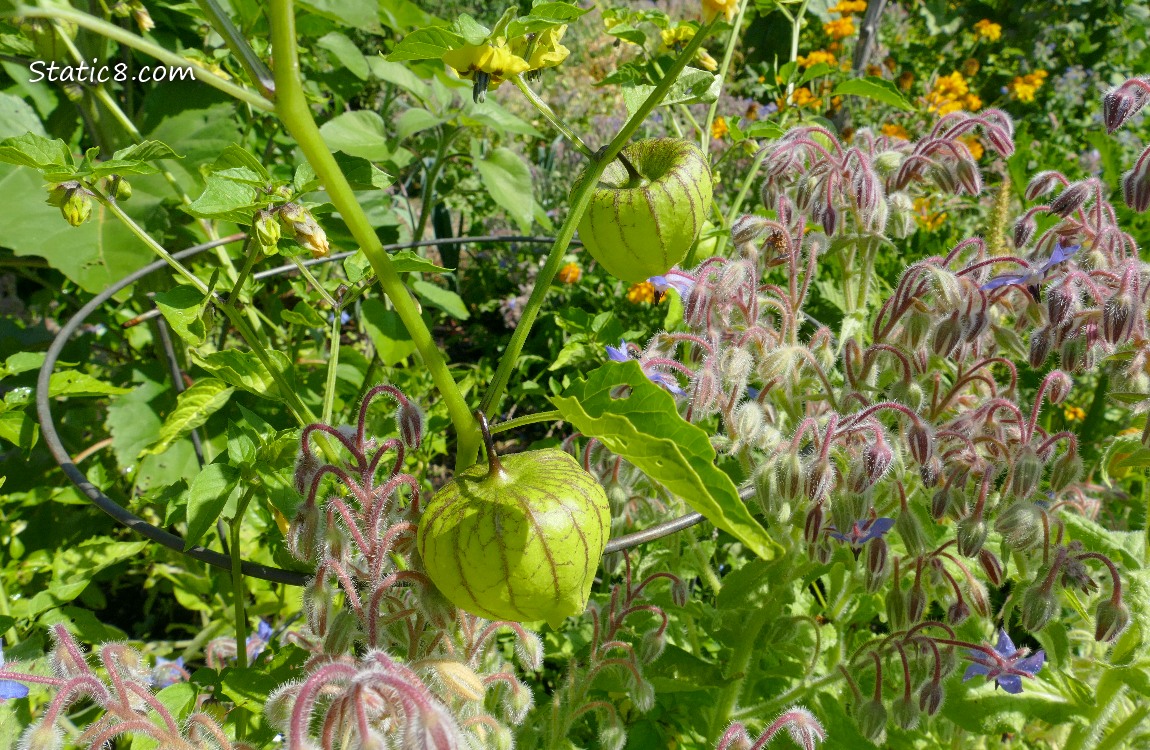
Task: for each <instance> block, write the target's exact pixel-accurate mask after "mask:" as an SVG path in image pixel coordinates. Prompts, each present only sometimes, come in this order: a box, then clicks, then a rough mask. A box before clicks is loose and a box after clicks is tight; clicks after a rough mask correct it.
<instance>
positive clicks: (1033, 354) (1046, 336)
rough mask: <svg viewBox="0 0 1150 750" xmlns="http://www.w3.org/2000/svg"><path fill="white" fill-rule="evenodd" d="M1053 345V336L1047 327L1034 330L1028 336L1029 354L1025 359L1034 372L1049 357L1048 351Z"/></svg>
mask: <svg viewBox="0 0 1150 750" xmlns="http://www.w3.org/2000/svg"><path fill="white" fill-rule="evenodd" d="M1053 344H1054V336H1053V334H1052V332H1051V330H1050V328H1049V327H1045V328H1036V329H1034V332H1033V333H1031V334H1030V353H1029V354H1028V355H1027V358H1026V359H1027V361H1028V362H1029V363H1030V366H1031V367H1033V368H1034V369H1035V370H1037V369H1039V368H1041V367H1042V365H1044V364H1045V363H1046V360H1047V359H1048V358H1049V357H1050V349H1051V346H1052V345H1053Z"/></svg>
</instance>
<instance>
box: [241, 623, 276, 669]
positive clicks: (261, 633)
mask: <svg viewBox="0 0 1150 750" xmlns="http://www.w3.org/2000/svg"><path fill="white" fill-rule="evenodd" d="M271 640H272V626H271V625H269V624H268V622H267V620H263V619H261V620H260V624H259V626H258V627H256V632H254V633H252V634H251V635H249V636H248V639H247V641H246V645H247V652H248V661H249V662H250V661H252V660H254V659H255V658H256V657H257V656H259V655H260V654H262V653H263V651H264V649H265V648H267V645H268V644H269V643H271Z"/></svg>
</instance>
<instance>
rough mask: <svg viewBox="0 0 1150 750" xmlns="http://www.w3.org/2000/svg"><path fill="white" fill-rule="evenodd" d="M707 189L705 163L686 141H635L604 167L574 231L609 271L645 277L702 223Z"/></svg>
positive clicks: (678, 256) (684, 246) (672, 259)
mask: <svg viewBox="0 0 1150 750" xmlns="http://www.w3.org/2000/svg"><path fill="white" fill-rule="evenodd" d="M623 159H626V161H624V160H623ZM628 162H629V164H630V167H628V166H627V164H628ZM583 179H584V178H583V177H580V178H579V181H578V182H576V187H575V189H576V190H578V189H579V186H580V185H581V184H582V182H583ZM711 190H712V186H711V168H710V166H708V164H707V159H706V156H704V154H703V152H702V151H700V150H699V148H698V147H697V146H695V145H694V144H693V143H690V142H688V141H684V140H678V139H674V138H652V139H649V140H645V141H637V142H635V143H632V144H631V145H629V146H627V147H626V148H625V149H623V151H622V154H621V158H620V159H616V160H615V161H612V162H611V163H610V164H608V165H607V168H606V169H605V170H604V171H603V175H602V176H601V177H600V178H599V184H598V185H597V186H596V187H595V190H594V195H593V196H592V198H591V205H590V206H589V207H588V208H587V213H585V214H584V215H583V218H582V220H581V221H580V222H579V237H580V239H582V240H583V247H585V248H586V249H587V252H589V253H591V255H592V257H594V258H595V260H597V261H599V263H601V264H602V265H603V267H604V268H606V269H607V271H608V272H610V273H611V274H612V275H614V276H616V277H618V278H620V279H622V280H623V281H629V282H639V281H644V280H646V279H647V278H649V277H651V276H658V275H660V274H662V273H664V272H665V271H667V270H668V269H670V268H671V266H673V265H675V264H676V263H679V262H680V261H682V260H683V258H685V257H686V256H687V251H688V250H690V249H691V245H692V244H693V243H694V242H695V238H697V237H698V236H699V231H700V229H702V226H703V219H704V218H705V217H706V215H707V210H708V207H709V206H710V203H711Z"/></svg>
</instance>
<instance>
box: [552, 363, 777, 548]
mask: <svg viewBox="0 0 1150 750" xmlns="http://www.w3.org/2000/svg"><path fill="white" fill-rule="evenodd" d="M624 385H625V386H628V387H629V391H630V393H629V394H627V395H624V396H621V397H618V398H616V397H614V396H613V395H612V393H613V392H615V391H617V389H618V388H619V386H624ZM551 402H552V403H554V404H555V407H556V408H557V409H558V410H559V412H560V413H561V414H562V415H563V419H564V420H566V421H568V422H570V423H571V424H572V425H573V426H574V427H575V429H576V430H578V431H579V432H582V433H583V434H584V435H586V436H587V437H593V438H597V439H599V440H600V441H601V442H602V443H603V446H604V447H605V448H607V450H609V451H611V452H613V453H617V454H618V455H620V456H622V457H623V458H625V459H626V460H628V461H629V462H631V463H632V464H634V465H635V466H636V467H638V468H639V469H640V470H641V471H643V472H644V473H645V474H646V475H647V476H648V477H649V478H650V479H651V480H652V481H656V482H658V483H660V484H662V485H663V486H664V487H666V488H667V491H668V492H670V493H671V494H673V495H676V496H678V497H680V498H682V499H683V500H684V501H685V502H686V503H687V504H688V505H690V506H691V507H692V508H694V509H695V510H697V511H698V512H700V513H702V514H703V515H704V516H705V517H706V518H707V520H709V521H710V522H711V523H713V524H715V526H718V527H719V528H720V529H723V530H724V531H726V532H728V533H729V534H731V535H732V536H734V537H735V538H736V539H738V540H739V541H741V542H742V543H743V544H745V545H746V546H747V547H748V548H749V549H750V550H751V551H753V552H754V553H755V554H757V555H759V556H760V557H762V558H764V559H768V560H769V559H772V558H773V557H774V556H775V554H776V550H775V549H774V548H775V547H776V545H775V544H774V543H773V542H772V541H771V539H770V537H768V536H767V532H766V531H765V530H764V529H763V527H762V526H760V525H759V522H758V521H756V520H755V518H754V517H753V516H752V515H751V512H750V511H749V510H748V509H747V506H746V505H745V504H744V503H743V501H742V499H740V497H739V492H738V489H737V488H736V487H735V483H734V482H732V481H731V478H730V477H729V476H727V475H726V474H725V473H724V472H723V471H722V470H720V469H719V468H718V467H717V466H716V465H715V449H714V448H713V447H712V446H711V441H710V438H709V437H708V435H707V433H706V432H704V431H703V430H702V429H701V428H699V427H697V426H695V425H692V424H690V423H689V422H687V421H686V420H684V419H683V418H682V417H681V416H679V413H678V412H677V411H676V410H675V400H674V398H672V396H671V394H669V393H667V392H666V391H664V390H663V389H662V388H660V387H659V386H657V385H655V384H654V383H652V382H651V381H650V380H648V379H647V376H646V375H644V374H643V370H642V369H641V368H640V366H639V363H638V362H634V361H630V362H609V363H607V364H605V365H603V366H602V367H600V368H599V369H597V370H595V371H593V372H592V373H591V374H590V375H588V376H587V379H586V380H585V381H584V380H578V381H576V382H574V383H573V384H572V385H571V387H570V388H568V389H567V391H565V393H564V395H563V396H554V397H552V398H551Z"/></svg>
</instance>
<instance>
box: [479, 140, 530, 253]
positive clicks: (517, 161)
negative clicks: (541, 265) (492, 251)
mask: <svg viewBox="0 0 1150 750" xmlns="http://www.w3.org/2000/svg"><path fill="white" fill-rule="evenodd" d="M473 161H474V164H475V167H476V169H478V170H479V176H480V177H481V178H482V179H483V185H484V187H486V188H487V191H488V192H489V193H490V194H491V197H492V199H493V200H494V201H495V202H496V203H497V204H499V206H500V207H502V208H503V209H504V210H506V211H507V213H508V215H510V216H511V218H512V219H513V220H514V221H515V223H516V224H517V225H518V226H519V230H520V231H521V232H523V233H524V234H526V233H528V232H530V231H531V222H532V217H533V214H534V211H533V208H534V205H535V201H534V199H533V198H532V196H533V195H534V192H533V189H532V185H531V168H530V167H528V166H527V164H526V163H524V161H523V160H522V159H521V158H520V157H519V155H518V154H516V153H515V152H514V151H512V150H511V149H508V148H503V147H499V148H495V149H492V150H491V151H489V152H487V155H486V156H485V157H484V158H482V159H474V160H473Z"/></svg>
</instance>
